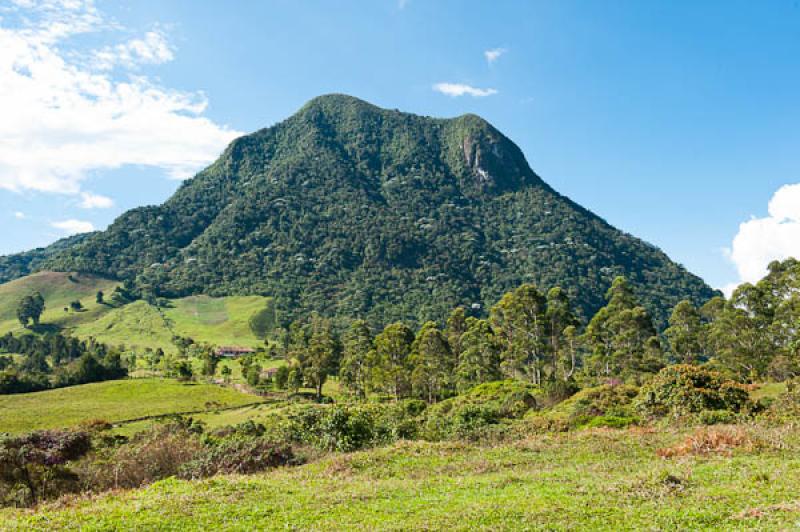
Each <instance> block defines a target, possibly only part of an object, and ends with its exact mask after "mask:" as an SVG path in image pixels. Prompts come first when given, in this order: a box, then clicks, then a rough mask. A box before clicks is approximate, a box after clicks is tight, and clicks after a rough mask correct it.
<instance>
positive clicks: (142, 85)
mask: <svg viewBox="0 0 800 532" xmlns="http://www.w3.org/2000/svg"><path fill="white" fill-rule="evenodd" d="M2 16H3V18H1V19H0V94H2V98H0V117H2V120H0V189H7V190H13V191H22V190H37V191H44V192H58V193H67V194H78V193H79V192H80V189H81V181H83V180H84V179H85V178H86V176H87V175H88V174H89V173H91V172H93V171H96V170H107V169H114V168H119V167H121V166H124V165H145V166H152V167H156V168H159V169H162V170H163V171H165V172H166V173H167V174H168V175H170V176H171V177H174V178H186V177H188V176H190V175H192V174H193V173H195V172H196V171H197V170H199V169H201V168H202V167H203V166H205V165H207V164H208V163H210V162H211V161H212V160H213V159H214V158H216V157H217V156H218V155H219V153H220V152H221V151H222V149H223V148H224V147H225V145H226V144H227V143H228V142H230V141H231V140H232V139H233V138H235V137H236V136H238V135H240V133H239V132H237V131H234V130H232V129H230V128H227V127H224V126H219V125H217V124H215V123H214V122H212V121H211V120H209V119H208V118H206V117H204V116H203V113H204V111H205V110H206V107H207V105H208V102H207V100H206V98H205V97H204V95H203V94H202V93H199V92H185V91H179V90H174V89H170V88H167V87H163V86H160V85H159V84H157V83H155V82H154V81H153V80H152V79H150V78H148V77H147V76H144V75H141V74H138V73H137V71H136V70H135V69H136V68H137V67H138V65H142V64H148V63H150V64H152V63H161V62H165V61H169V60H170V59H172V56H173V52H172V48H171V47H170V46H169V44H168V43H167V41H166V38H165V36H164V35H163V33H161V32H160V31H153V32H149V33H147V34H145V35H144V36H143V37H142V38H141V39H133V40H129V41H127V42H126V43H123V44H119V45H116V46H114V45H108V46H105V47H103V48H101V49H99V51H98V50H89V51H83V52H81V53H79V52H77V51H76V50H75V47H74V46H73V45H74V41H73V38H74V37H76V36H78V35H82V34H97V35H99V36H105V35H108V34H109V32H112V31H119V28H118V27H116V26H114V25H113V24H112V23H110V22H107V21H106V20H105V19H104V18H103V17H102V15H101V14H100V13H99V12H98V11H97V9H96V8H95V6H94V4H93V2H92V1H91V0H16V2H15V3H14V4H13V5H12V6H11V7H10V8H6V9H5V10H4V11H3V13H2ZM93 36H94V35H93ZM132 69H133V70H132Z"/></svg>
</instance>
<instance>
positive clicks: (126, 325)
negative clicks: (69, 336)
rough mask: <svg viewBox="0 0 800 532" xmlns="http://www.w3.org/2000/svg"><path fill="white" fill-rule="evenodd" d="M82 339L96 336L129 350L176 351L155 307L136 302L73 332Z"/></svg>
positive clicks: (166, 327) (170, 333)
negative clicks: (159, 349)
mask: <svg viewBox="0 0 800 532" xmlns="http://www.w3.org/2000/svg"><path fill="white" fill-rule="evenodd" d="M73 333H74V334H75V336H77V337H79V338H88V337H93V338H95V339H97V340H98V341H100V342H102V343H105V344H108V345H125V347H126V348H128V349H134V350H144V349H146V348H150V349H153V350H155V349H157V348H159V347H160V348H162V349H163V350H164V351H172V352H174V351H177V349H176V348H175V346H174V345H173V343H172V336H173V335H172V332H171V331H170V329H169V326H168V324H167V322H166V320H165V319H164V317H163V316H162V315H161V313H160V312H159V310H158V309H157V308H156V307H153V306H151V305H149V304H148V303H146V302H144V301H136V302H134V303H131V304H129V305H125V306H124V307H120V308H117V309H114V310H112V311H111V312H109V313H107V314H106V315H104V316H102V317H101V318H100V319H98V320H96V321H94V322H91V323H84V324H82V325H80V326H79V327H77V328H75V330H74V331H73Z"/></svg>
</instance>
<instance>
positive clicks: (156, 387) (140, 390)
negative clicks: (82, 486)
mask: <svg viewBox="0 0 800 532" xmlns="http://www.w3.org/2000/svg"><path fill="white" fill-rule="evenodd" d="M256 401H258V398H257V397H255V396H252V395H248V394H244V393H241V392H239V391H236V390H233V389H230V388H223V387H221V386H216V385H212V384H183V383H179V382H177V381H175V380H171V379H129V380H120V381H107V382H101V383H93V384H84V385H81V386H71V387H68V388H60V389H57V390H48V391H44V392H36V393H26V394H16V395H0V432H9V433H20V432H26V431H31V430H39V429H51V428H62V427H72V426H75V425H78V424H80V423H82V422H84V421H88V420H92V419H103V420H105V421H109V422H112V423H114V422H119V421H124V420H130V419H136V418H140V417H145V416H158V415H164V414H169V413H173V412H190V411H197V410H212V409H217V408H220V407H222V408H224V407H235V406H241V405H245V404H249V403H253V402H256Z"/></svg>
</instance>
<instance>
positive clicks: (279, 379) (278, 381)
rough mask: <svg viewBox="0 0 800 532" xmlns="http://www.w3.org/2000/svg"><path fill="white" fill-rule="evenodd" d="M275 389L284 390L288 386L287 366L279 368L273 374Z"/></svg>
mask: <svg viewBox="0 0 800 532" xmlns="http://www.w3.org/2000/svg"><path fill="white" fill-rule="evenodd" d="M274 382H275V387H276V388H278V389H279V390H285V389H286V387H287V385H288V384H289V366H280V367H279V368H278V370H277V371H276V372H275V381H274Z"/></svg>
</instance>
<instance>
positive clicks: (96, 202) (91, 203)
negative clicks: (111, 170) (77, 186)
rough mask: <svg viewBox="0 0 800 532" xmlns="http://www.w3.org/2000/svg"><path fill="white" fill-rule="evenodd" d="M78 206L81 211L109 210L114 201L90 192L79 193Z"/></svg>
mask: <svg viewBox="0 0 800 532" xmlns="http://www.w3.org/2000/svg"><path fill="white" fill-rule="evenodd" d="M80 206H81V208H82V209H110V208H111V207H113V206H114V200H113V199H111V198H109V197H107V196H101V195H100V194H94V193H92V192H81V203H80Z"/></svg>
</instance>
